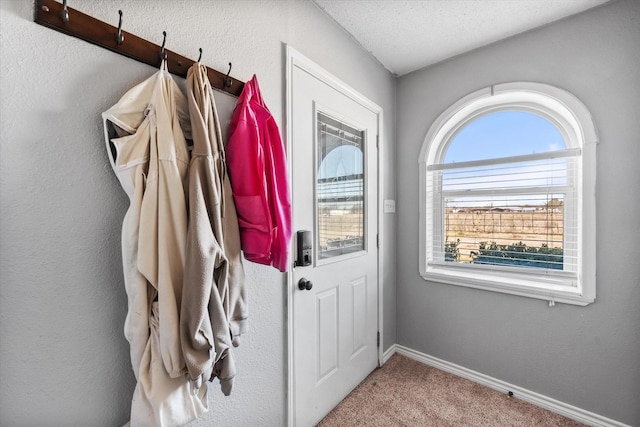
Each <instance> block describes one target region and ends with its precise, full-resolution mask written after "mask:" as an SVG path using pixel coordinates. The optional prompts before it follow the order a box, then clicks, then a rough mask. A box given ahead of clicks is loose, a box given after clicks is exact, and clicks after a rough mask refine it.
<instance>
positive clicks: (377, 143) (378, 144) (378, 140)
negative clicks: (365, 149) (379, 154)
mask: <svg viewBox="0 0 640 427" xmlns="http://www.w3.org/2000/svg"><path fill="white" fill-rule="evenodd" d="M376 148H380V135H376Z"/></svg>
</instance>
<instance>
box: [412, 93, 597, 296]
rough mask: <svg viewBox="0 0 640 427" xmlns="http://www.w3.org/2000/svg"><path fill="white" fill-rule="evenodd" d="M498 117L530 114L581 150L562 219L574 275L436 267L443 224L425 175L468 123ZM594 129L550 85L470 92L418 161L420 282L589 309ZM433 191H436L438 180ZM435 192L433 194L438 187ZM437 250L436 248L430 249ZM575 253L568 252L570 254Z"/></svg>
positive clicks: (438, 126)
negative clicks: (571, 233)
mask: <svg viewBox="0 0 640 427" xmlns="http://www.w3.org/2000/svg"><path fill="white" fill-rule="evenodd" d="M504 110H519V111H527V112H531V113H535V114H537V115H539V116H542V117H544V118H545V119H547V120H548V121H550V122H551V123H553V124H554V125H555V126H556V127H557V128H558V130H559V131H560V133H561V135H562V136H563V138H564V139H565V143H566V144H567V147H566V148H567V149H575V150H579V152H580V155H579V157H578V169H577V173H576V176H575V177H576V182H575V189H576V203H575V204H574V206H573V207H569V206H567V208H568V209H567V212H565V216H570V221H574V224H576V225H577V230H578V234H577V241H576V242H575V244H576V246H577V247H576V248H575V250H576V255H577V271H576V273H575V274H562V273H564V272H559V273H560V274H551V275H550V274H549V271H548V270H546V269H531V268H529V269H524V268H487V267H488V266H484V265H477V266H474V265H473V264H465V265H456V263H451V262H438V260H436V259H434V254H435V253H442V252H443V248H441V247H440V245H443V244H444V242H443V241H442V240H440V241H437V239H435V238H434V234H437V233H434V231H433V230H434V225H435V226H436V227H437V226H438V224H442V223H443V222H442V217H443V216H444V212H443V209H442V203H443V201H442V192H441V191H433V190H434V189H433V188H432V189H431V190H432V191H429V188H427V187H428V185H429V184H428V182H427V173H428V172H427V171H428V167H429V166H430V165H438V164H440V163H442V160H443V159H444V155H445V153H446V150H447V146H448V143H449V142H450V141H451V139H452V138H453V136H454V135H455V133H456V132H457V131H458V130H460V129H461V128H462V127H464V126H465V125H466V124H468V123H469V122H471V121H473V120H474V119H476V118H478V117H480V116H481V115H485V114H489V113H492V112H497V111H504ZM597 143H598V139H597V133H596V128H595V125H594V122H593V120H592V118H591V114H590V113H589V111H588V110H587V108H586V107H585V106H584V104H583V103H582V102H581V101H580V100H579V99H577V98H576V97H575V96H574V95H572V94H571V93H569V92H567V91H565V90H563V89H560V88H558V87H555V86H550V85H547V84H542V83H532V82H514V83H504V84H498V85H493V86H489V87H485V88H483V89H480V90H478V91H475V92H473V93H471V94H469V95H467V96H465V97H464V98H462V99H460V100H459V101H458V102H456V103H455V104H453V105H452V106H450V107H449V108H448V109H447V110H445V111H444V112H443V113H442V114H441V115H440V116H439V117H438V118H437V119H436V120H435V122H434V123H433V124H432V125H431V127H430V129H429V131H428V132H427V135H426V137H425V139H424V143H423V145H422V149H421V151H420V156H419V158H418V161H419V166H420V223H419V233H420V239H419V240H420V248H419V257H420V259H419V266H420V275H421V276H422V277H423V278H424V279H425V280H427V281H433V282H439V283H446V284H452V285H459V286H466V287H471V288H477V289H484V290H490V291H496V292H502V293H507V294H512V295H520V296H525V297H531V298H538V299H544V300H548V301H549V305H551V306H553V305H554V304H555V303H556V302H561V303H567V304H574V305H582V306H584V305H587V304H590V303H593V302H594V301H595V297H596V270H595V268H596V267H595V266H596V209H595V206H596V201H595V188H596V146H597ZM432 185H436V186H437V185H441V183H438V182H437V181H436V182H435V184H432ZM436 190H437V188H436ZM436 245H437V247H436ZM572 249H573V248H572Z"/></svg>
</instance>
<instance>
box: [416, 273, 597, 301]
mask: <svg viewBox="0 0 640 427" xmlns="http://www.w3.org/2000/svg"><path fill="white" fill-rule="evenodd" d="M464 270H467V271H464ZM420 275H421V276H422V278H423V279H424V280H426V281H431V282H437V283H444V284H448V285H456V286H464V287H468V288H475V289H483V290H486V291H493V292H500V293H504V294H509V295H518V296H523V297H528V298H536V299H541V300H546V301H549V305H550V306H553V305H554V304H555V303H565V304H572V305H578V306H586V305H588V304H591V303H593V302H594V301H595V298H594V297H591V296H588V295H585V294H584V293H583V292H582V291H581V290H580V286H576V283H575V282H576V280H575V279H566V278H561V277H556V278H549V277H536V276H538V275H534V274H530V275H523V274H513V273H511V274H509V273H505V272H492V273H487V272H484V271H477V269H471V268H456V267H449V266H446V267H445V266H441V265H429V266H428V267H427V269H426V271H421V272H420Z"/></svg>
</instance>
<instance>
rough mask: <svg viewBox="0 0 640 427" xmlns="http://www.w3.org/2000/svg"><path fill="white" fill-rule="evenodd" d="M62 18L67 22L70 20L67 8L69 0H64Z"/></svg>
mask: <svg viewBox="0 0 640 427" xmlns="http://www.w3.org/2000/svg"><path fill="white" fill-rule="evenodd" d="M60 19H62V22H64V23H65V24H66V23H67V22H69V11H68V10H67V0H62V12H60Z"/></svg>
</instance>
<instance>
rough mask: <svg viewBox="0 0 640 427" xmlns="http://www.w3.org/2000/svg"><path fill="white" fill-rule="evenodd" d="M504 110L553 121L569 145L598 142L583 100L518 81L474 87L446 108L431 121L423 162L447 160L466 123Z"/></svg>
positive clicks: (553, 88) (435, 162)
mask: <svg viewBox="0 0 640 427" xmlns="http://www.w3.org/2000/svg"><path fill="white" fill-rule="evenodd" d="M505 111H519V112H522V113H528V114H533V115H536V116H538V117H540V118H541V119H543V120H547V121H548V122H549V123H550V124H551V125H553V126H554V127H555V128H556V129H557V131H558V132H559V133H560V135H561V136H562V139H563V140H564V142H565V145H566V147H565V148H567V149H573V148H582V147H583V146H584V145H585V144H590V143H595V142H597V136H596V128H595V125H594V123H593V120H592V119H591V115H590V113H589V111H588V110H587V108H586V107H585V106H584V104H583V103H582V102H581V101H580V100H579V99H578V98H576V97H575V96H573V95H572V94H571V93H569V92H567V91H565V90H563V89H560V88H558V87H555V86H551V85H547V84H543V83H531V82H515V83H504V84H499V85H494V86H489V87H486V88H483V89H480V90H478V91H475V92H473V93H471V94H469V95H467V96H465V97H464V98H462V99H460V100H459V101H458V102H456V103H455V104H453V105H452V106H450V107H449V108H448V109H447V110H445V111H444V112H443V113H442V114H441V115H440V116H439V117H438V118H437V119H436V120H435V121H434V122H433V124H432V125H431V127H430V128H429V131H428V132H427V135H426V137H425V139H424V143H423V145H422V150H421V152H420V156H419V162H420V163H426V164H428V165H432V164H440V163H443V162H445V161H446V160H445V153H446V151H447V148H448V146H449V143H450V142H451V141H452V140H453V139H455V137H456V136H457V133H458V132H464V127H465V126H466V125H468V124H472V123H473V122H475V121H476V120H480V121H481V119H482V117H483V116H487V115H492V114H496V113H498V112H505Z"/></svg>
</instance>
